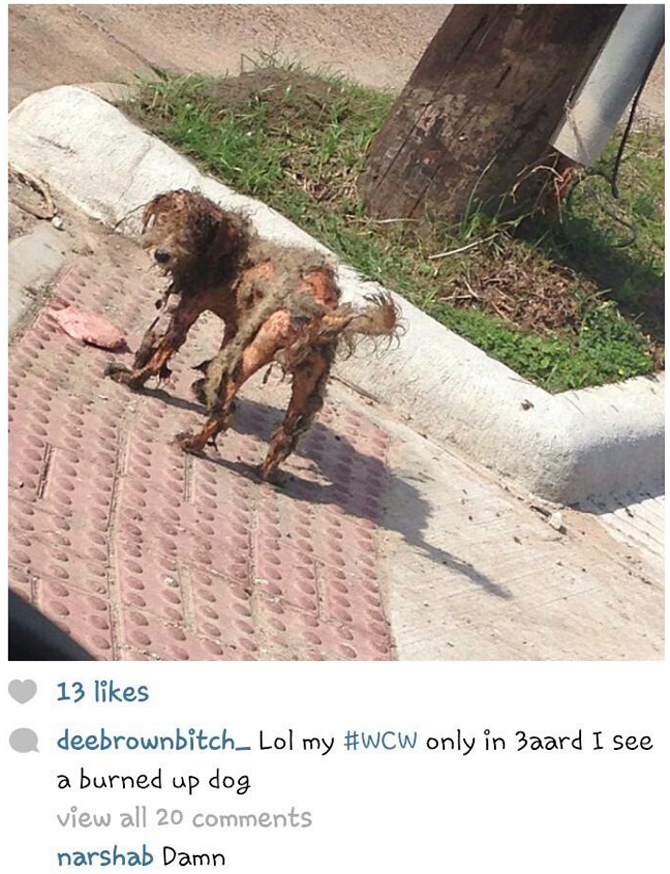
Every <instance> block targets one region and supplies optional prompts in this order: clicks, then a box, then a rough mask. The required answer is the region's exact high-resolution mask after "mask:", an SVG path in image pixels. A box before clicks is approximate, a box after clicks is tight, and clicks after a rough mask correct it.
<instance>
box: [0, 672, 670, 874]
mask: <svg viewBox="0 0 670 874" xmlns="http://www.w3.org/2000/svg"><path fill="white" fill-rule="evenodd" d="M666 676H667V674H666V670H665V665H663V664H626V663H614V664H593V663H572V664H554V663H518V664H514V663H510V664H503V663H490V664H485V663H470V664H468V663H456V664H454V663H449V664H440V663H419V664H417V663H414V664H409V663H404V664H403V663H395V664H389V665H384V664H371V663H370V664H365V663H362V664H340V663H315V664H306V663H304V664H303V663H296V664H285V663H256V664H224V663H202V662H201V663H197V664H196V663H191V664H189V663H156V664H146V663H142V662H138V663H127V664H126V663H110V664H101V663H88V664H72V663H70V664H60V665H59V664H42V663H39V664H38V663H32V664H30V663H12V664H10V665H9V666H8V667H7V671H6V680H7V682H8V681H9V680H10V679H12V678H19V679H25V678H28V677H32V678H34V679H35V680H36V681H37V682H38V684H39V692H38V695H37V697H36V698H35V699H33V701H31V702H29V703H27V704H25V705H19V704H17V703H15V702H13V701H11V700H10V699H9V697H8V696H7V695H6V692H4V689H6V682H5V683H4V684H3V686H4V688H3V695H4V700H3V705H2V711H3V713H4V714H5V719H3V722H4V724H5V726H6V732H5V735H7V734H9V732H10V731H11V730H12V729H13V728H15V727H18V726H28V727H32V728H34V729H35V730H36V731H37V732H38V734H39V736H40V750H41V752H40V753H39V754H37V753H29V754H23V755H21V754H18V753H14V752H11V751H9V749H8V745H7V742H6V740H5V742H4V748H3V755H4V757H5V758H4V763H3V774H4V777H5V786H7V785H9V787H11V788H10V801H11V804H10V805H9V806H8V807H7V808H6V810H7V813H6V814H5V817H6V825H7V828H3V833H4V834H5V835H6V836H8V839H6V840H5V841H4V842H3V843H4V844H5V852H4V853H3V855H4V856H5V858H6V863H5V864H3V869H4V870H6V871H11V872H31V874H32V872H35V874H37V872H39V874H51V872H56V871H58V870H67V869H63V868H60V869H59V868H58V866H57V864H56V858H57V857H56V853H57V850H59V849H60V850H62V851H63V850H64V851H68V850H69V851H72V850H74V849H83V850H87V849H104V848H106V847H111V846H112V845H113V844H114V843H117V844H118V845H119V848H120V849H121V850H129V849H135V848H137V849H139V848H141V845H142V843H145V844H146V845H147V847H148V848H149V850H150V851H151V852H152V853H153V854H154V856H155V863H154V865H153V866H151V870H154V871H164V870H165V871H168V870H177V869H178V866H177V864H176V863H175V864H173V865H171V866H168V867H164V866H163V865H162V862H161V861H160V860H161V858H162V846H163V845H164V844H165V845H170V846H173V847H175V848H177V849H178V850H180V851H184V852H187V853H206V852H210V853H213V852H222V853H224V854H225V856H226V866H225V868H224V869H222V870H226V871H235V872H250V874H256V872H258V874H261V872H262V874H265V872H268V871H279V872H287V874H288V872H291V874H302V872H305V874H306V872H310V874H313V872H321V874H330V872H354V874H359V872H368V871H370V872H372V871H375V872H376V871H383V872H388V874H395V872H410V871H421V872H438V871H439V872H441V871H452V870H453V871H458V872H480V871H481V872H485V871H488V870H490V869H492V870H496V871H514V872H518V874H525V872H528V874H531V872H532V874H537V872H543V874H550V872H559V871H560V872H561V874H564V872H566V871H569V872H579V874H581V872H585V874H586V872H589V874H591V872H608V874H616V872H624V871H625V872H627V874H630V872H631V871H659V870H662V867H663V866H662V859H664V858H666V855H665V851H664V849H663V843H664V841H663V837H662V836H663V831H664V829H663V819H662V817H663V816H664V813H667V810H664V809H663V807H664V796H665V785H664V783H665V781H666V779H667V707H666V703H665V702H666V699H667V683H666V681H665V678H666ZM94 678H100V679H112V678H113V679H114V680H115V682H117V683H120V684H128V685H134V686H137V685H141V684H146V685H147V686H148V687H149V690H150V700H149V701H148V702H146V703H133V704H112V705H95V704H93V703H91V701H90V699H89V698H88V697H87V698H86V699H85V700H84V701H82V702H81V703H79V704H72V703H69V702H57V701H56V698H57V697H58V694H59V690H58V689H57V683H59V682H61V681H65V680H70V681H71V680H80V681H81V682H83V683H84V684H85V686H86V688H87V690H90V689H92V681H93V679H94ZM103 725H104V726H105V728H106V730H107V732H108V733H110V732H112V733H113V732H116V733H134V734H137V733H143V734H153V733H167V732H168V731H170V730H172V729H174V728H175V727H177V726H181V727H182V729H186V730H187V729H188V727H189V726H191V725H193V726H199V727H200V726H201V727H203V728H204V729H206V730H208V731H211V732H212V733H215V732H218V731H220V730H221V729H222V728H223V727H224V726H226V727H227V728H228V732H229V734H231V733H232V734H233V735H234V736H235V737H236V739H237V740H238V743H240V744H241V743H245V742H246V743H249V744H250V745H251V746H252V747H253V748H254V750H253V751H252V752H250V753H214V752H203V753H193V754H191V753H185V752H181V753H172V754H162V753H142V752H137V753H125V754H119V753H116V754H112V753H100V752H85V753H77V752H68V753H66V752H62V751H60V750H58V749H57V747H56V739H57V738H58V737H59V736H60V735H61V734H62V732H63V729H64V728H65V726H69V727H70V728H71V730H72V731H76V732H78V733H82V734H86V733H89V732H93V731H97V730H99V728H100V727H101V726H103ZM290 727H293V728H294V729H295V734H296V740H298V739H299V737H300V736H301V735H302V734H304V735H305V736H315V735H323V736H332V735H335V736H336V746H335V748H334V749H333V751H332V752H331V753H330V754H328V755H327V756H323V757H322V756H320V755H319V754H318V753H303V752H301V751H299V750H296V751H295V752H293V753H287V752H284V753H273V752H259V751H258V749H257V748H258V732H259V730H260V729H263V730H264V732H265V733H266V736H270V735H273V736H274V735H275V734H277V735H280V734H286V733H287V730H288V728H290ZM457 728H460V729H461V730H462V731H463V732H464V733H466V734H468V735H476V736H477V742H476V746H475V749H474V750H473V752H471V753H470V754H469V755H467V756H463V755H462V754H460V753H456V752H444V753H442V752H426V751H424V750H421V749H420V746H419V747H417V750H415V751H397V752H383V751H376V752H356V753H354V752H345V751H344V749H343V745H342V740H343V736H344V732H345V731H346V730H347V729H356V730H360V731H368V732H376V731H384V730H399V731H405V732H412V731H415V730H416V731H418V732H419V735H420V738H423V739H424V740H425V738H426V737H427V736H428V735H433V736H446V735H453V734H454V733H455V731H456V729H457ZM486 728H489V729H491V731H492V733H493V734H496V735H503V736H505V737H506V738H507V739H508V741H510V743H508V747H507V750H506V751H505V752H496V753H491V752H489V753H486V752H484V751H483V749H482V747H481V743H482V737H483V734H482V733H483V731H484V729H486ZM580 728H581V729H582V730H583V737H584V747H585V749H584V751H583V752H576V751H573V750H570V751H565V752H557V751H555V752H524V753H522V752H516V743H515V742H514V732H515V731H518V730H524V731H526V732H527V733H528V734H534V735H548V734H551V735H559V734H560V735H574V734H576V732H577V731H578V730H579V729H580ZM592 731H603V732H604V735H603V737H604V738H607V739H610V738H611V736H612V735H613V734H615V733H620V734H624V735H638V736H641V735H651V736H652V738H653V741H654V749H653V750H651V751H648V752H640V751H638V752H624V751H621V752H618V753H615V752H609V751H606V750H605V751H600V752H594V751H592V750H591V749H590V747H591V735H590V732H592ZM159 765H162V766H163V771H164V774H163V777H164V783H165V782H167V780H166V778H167V777H169V776H170V775H172V774H173V773H182V772H184V773H187V772H192V773H194V774H197V775H198V776H200V777H201V778H202V784H203V785H202V786H201V787H200V788H199V789H198V790H196V792H195V793H194V795H193V796H192V797H191V798H190V799H189V797H188V795H187V794H186V793H185V792H184V791H183V790H174V789H172V790H170V789H164V790H163V791H162V792H157V791H156V790H134V791H128V790H127V791H125V792H122V791H118V790H115V791H112V792H102V791H100V790H95V791H91V790H87V791H86V790H85V791H78V790H75V789H73V790H62V791H59V790H58V789H57V788H56V775H57V774H60V773H67V774H72V775H74V776H77V775H78V769H79V768H80V767H81V766H84V768H85V769H86V771H87V772H88V773H96V774H105V773H107V774H109V773H134V774H137V773H140V772H145V773H149V774H155V773H156V771H157V768H158V767H159ZM217 765H219V766H220V767H221V770H222V772H226V773H231V774H233V775H239V774H243V773H246V774H248V775H249V777H250V781H251V788H250V789H249V791H248V792H247V793H246V795H243V796H237V795H235V794H234V792H232V791H230V790H229V791H225V790H219V791H216V790H213V789H210V788H209V787H206V786H204V784H206V781H207V778H208V777H209V776H210V775H211V774H212V773H213V771H214V769H215V767H216V766H217ZM664 774H665V776H664ZM7 781H8V783H7ZM136 804H141V805H142V804H143V805H146V806H147V808H148V811H149V813H150V827H149V828H148V829H147V830H146V831H137V830H121V829H120V828H117V827H112V828H109V829H101V830H94V829H72V828H62V827H61V826H59V825H58V823H57V820H56V813H61V814H63V813H65V812H66V811H67V810H68V809H69V808H70V807H71V806H73V805H76V806H77V807H78V809H79V811H83V810H88V811H91V812H93V811H96V812H104V811H109V812H113V813H115V814H116V813H118V812H119V811H122V810H127V811H132V810H133V809H134V806H135V805H136ZM292 805H293V806H294V807H295V809H296V810H298V811H302V810H309V811H310V812H311V814H312V817H313V821H314V824H313V826H312V827H311V828H296V829H261V828H258V829H253V830H252V829H248V830H247V829H236V830H230V829H229V830H226V829H194V828H192V827H190V826H187V825H186V824H185V825H182V826H181V827H179V828H169V827H164V828H157V827H156V826H155V825H153V824H151V823H152V820H153V819H154V818H153V816H151V812H152V811H154V810H156V809H157V808H161V807H162V808H168V809H171V808H179V809H181V810H183V811H184V813H185V822H186V820H188V816H189V814H192V813H193V812H195V811H203V812H212V813H251V812H253V813H256V814H258V813H261V812H263V811H268V812H270V813H280V812H285V811H288V810H289V809H290V808H291V806H292ZM666 807H667V805H666ZM7 856H8V858H7ZM77 870H105V869H101V868H97V867H96V868H95V869H81V868H79V869H77ZM107 870H109V869H107ZM135 870H137V869H135ZM179 870H185V869H184V868H183V867H182V868H179ZM207 870H213V869H207Z"/></svg>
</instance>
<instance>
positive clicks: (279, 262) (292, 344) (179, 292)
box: [108, 189, 399, 479]
mask: <svg viewBox="0 0 670 874" xmlns="http://www.w3.org/2000/svg"><path fill="white" fill-rule="evenodd" d="M143 244H144V246H145V247H146V248H148V249H150V250H151V251H152V253H153V257H154V259H155V260H156V262H157V263H159V264H160V265H161V266H162V267H163V269H164V270H165V272H166V274H167V275H169V276H170V278H171V285H170V288H169V289H168V292H167V293H166V296H165V298H164V300H163V301H162V302H161V308H162V311H163V313H164V314H165V316H164V318H162V319H161V318H160V317H159V319H157V320H154V322H153V323H152V325H151V326H150V327H149V329H148V330H147V332H146V334H145V336H144V339H143V341H142V344H141V346H140V348H139V349H138V352H137V354H136V356H135V361H134V363H133V368H132V369H130V370H128V369H127V368H123V367H119V366H112V367H111V368H110V369H109V371H108V372H109V374H110V375H111V376H112V377H113V378H114V379H117V380H118V381H120V382H123V383H125V384H127V385H128V386H129V387H130V388H133V389H139V388H140V387H141V386H142V385H144V383H145V382H146V381H147V379H149V378H150V377H152V376H153V377H158V378H159V379H161V378H166V377H167V376H168V375H169V373H170V371H169V369H168V367H167V362H168V361H169V359H170V357H171V356H172V355H173V354H174V353H175V352H176V351H177V350H178V349H179V348H180V347H181V345H182V344H183V343H184V342H185V340H186V338H187V335H188V332H189V330H190V328H191V327H192V326H193V324H195V322H196V321H197V319H198V317H199V316H200V315H201V313H202V312H204V311H206V310H207V311H210V312H214V313H216V314H217V315H218V316H220V317H221V319H222V320H223V321H224V323H225V331H224V336H223V340H222V344H221V350H220V352H219V353H218V354H217V355H216V356H215V357H214V358H213V359H212V360H211V361H210V362H205V363H203V365H201V366H200V368H199V369H201V370H205V371H206V377H205V379H204V380H202V379H200V380H198V381H197V382H196V383H195V384H194V390H196V393H197V395H198V396H199V397H201V398H204V400H205V401H206V404H207V407H208V410H209V419H208V420H207V422H206V424H205V426H204V427H203V429H202V430H201V432H200V433H199V434H197V435H195V436H192V435H190V434H187V435H180V436H179V441H180V443H181V445H182V446H183V448H184V449H185V450H186V451H189V452H195V453H200V452H202V451H203V449H204V447H205V445H206V444H207V442H210V441H214V439H215V438H216V436H217V435H218V434H219V433H220V432H222V431H224V430H225V429H226V428H227V427H228V426H229V424H230V421H231V417H232V412H233V405H234V398H235V396H236V394H237V392H238V391H239V389H240V388H241V386H242V385H243V384H244V382H245V381H246V380H247V379H248V378H249V377H250V376H251V375H252V374H253V373H255V372H257V371H258V370H259V369H260V368H262V367H264V366H265V365H268V364H272V363H275V362H277V363H279V364H280V366H281V367H282V368H283V369H284V372H285V373H286V374H288V375H290V376H291V377H292V381H293V390H292V397H291V401H290V403H289V407H288V410H287V414H286V418H285V420H284V422H283V423H282V425H281V426H280V428H278V429H277V431H275V433H274V434H273V436H272V438H271V442H270V449H269V452H268V456H267V458H266V460H265V462H264V464H263V465H262V466H261V475H262V476H263V478H265V479H269V478H270V477H271V476H273V474H274V473H275V471H276V469H277V466H278V465H279V464H280V463H281V461H283V460H284V459H285V458H286V457H287V456H288V455H289V454H290V453H291V452H292V451H293V449H294V448H295V445H296V443H297V440H298V439H299V437H300V435H301V434H303V433H304V432H305V431H306V430H307V429H308V428H309V426H310V424H311V423H312V422H313V420H314V418H315V416H316V415H317V414H318V411H319V410H320V409H321V407H322V405H323V398H324V395H325V390H326V385H327V382H328V377H329V374H330V370H331V368H332V364H333V361H334V359H335V356H336V353H337V351H338V347H342V348H343V349H345V350H346V351H347V352H351V351H352V350H353V349H354V347H355V345H356V343H357V341H358V340H359V339H361V338H364V337H372V338H393V337H397V336H398V331H399V317H398V310H397V307H396V305H395V303H394V302H393V300H392V298H391V297H390V295H385V294H382V295H372V296H369V297H367V298H366V301H365V304H364V305H362V306H357V305H354V304H351V303H346V304H343V303H341V291H340V289H339V287H338V286H337V283H336V281H335V272H334V264H333V263H332V261H331V259H330V258H329V257H328V256H327V255H323V254H322V253H320V252H316V251H308V250H304V249H298V248H290V247H284V246H280V245H279V244H277V243H272V242H268V241H265V240H261V239H260V238H259V237H258V236H257V235H256V234H255V232H254V231H253V230H252V228H251V225H250V223H249V220H248V219H247V218H246V217H245V216H244V215H241V214H239V213H235V212H230V211H226V210H223V209H221V207H219V206H217V205H216V204H214V203H212V201H210V200H209V199H208V198H206V197H204V195H202V194H200V193H198V192H190V191H186V190H184V189H180V190H178V191H170V192H166V193H164V194H160V195H158V196H157V197H156V198H154V200H153V201H151V203H149V204H148V205H147V206H146V208H145V211H144V216H143ZM175 295H176V296H178V298H179V300H178V303H177V304H176V305H174V304H170V307H168V300H174V296H175Z"/></svg>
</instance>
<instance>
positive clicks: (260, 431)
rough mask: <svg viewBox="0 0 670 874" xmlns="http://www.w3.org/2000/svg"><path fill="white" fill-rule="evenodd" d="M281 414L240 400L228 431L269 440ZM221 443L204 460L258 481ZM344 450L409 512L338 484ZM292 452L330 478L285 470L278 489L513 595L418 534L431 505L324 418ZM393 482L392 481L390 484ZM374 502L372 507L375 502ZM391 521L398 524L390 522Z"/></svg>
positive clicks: (176, 402) (495, 591)
mask: <svg viewBox="0 0 670 874" xmlns="http://www.w3.org/2000/svg"><path fill="white" fill-rule="evenodd" d="M144 393H146V394H147V395H151V396H153V397H155V398H158V399H160V400H162V401H164V402H165V403H166V404H167V405H169V406H173V407H178V408H179V409H182V410H188V411H190V412H196V413H198V414H199V416H204V415H205V410H204V408H203V407H202V405H201V404H199V403H196V402H195V401H190V400H188V399H185V398H181V397H178V396H175V395H173V394H170V393H168V392H167V391H165V390H163V389H145V390H144ZM283 416H284V411H283V410H280V409H277V408H276V407H273V406H271V405H267V404H262V403H259V402H258V401H255V400H251V399H249V398H238V399H237V401H236V411H235V417H234V419H233V425H232V429H233V430H234V431H236V432H237V433H238V434H242V435H248V436H254V437H258V438H260V439H261V440H263V441H265V442H267V441H268V440H269V438H270V436H271V434H272V432H273V431H274V429H275V428H276V427H277V426H278V425H279V424H280V422H281V421H282V419H283ZM317 444H318V445H319V447H320V449H319V450H318V451H317V450H316V445H317ZM225 445H226V444H225V435H222V437H221V438H220V440H219V451H220V452H221V456H217V455H216V451H215V450H213V449H212V450H211V451H209V452H208V454H207V455H206V456H204V458H205V460H206V461H207V462H209V463H210V464H213V465H216V466H218V467H223V468H225V469H226V470H229V471H231V472H233V473H235V474H237V475H238V476H243V477H245V478H246V479H250V480H253V481H254V482H258V483H260V480H259V477H258V474H257V471H256V468H255V467H254V466H253V465H251V464H248V463H246V462H244V461H233V460H228V459H226V458H225ZM328 447H330V448H331V449H333V450H335V451H333V452H332V453H329V452H328V451H326V449H327V448H328ZM343 452H345V453H348V454H349V455H350V457H351V465H352V467H361V466H362V467H364V468H366V469H367V470H368V472H369V471H370V470H371V469H372V470H373V471H374V468H375V467H378V471H374V472H375V473H378V474H379V476H380V477H381V478H382V479H383V480H386V481H385V482H383V487H382V490H381V495H380V498H381V499H382V500H383V498H384V495H385V494H388V492H389V491H390V490H391V488H392V489H393V491H394V493H395V494H396V495H398V494H399V495H400V497H399V502H401V504H402V506H403V507H407V508H408V511H407V513H406V514H404V515H403V517H402V519H400V518H399V519H397V520H391V519H390V518H389V514H386V515H385V514H384V513H383V507H381V506H380V507H378V508H377V509H376V510H375V509H373V510H370V509H366V507H369V506H370V504H369V502H367V503H366V502H365V501H364V500H363V501H361V500H356V499H355V498H354V497H353V496H352V492H351V491H350V490H349V489H347V488H346V486H345V485H344V484H343V483H342V482H341V474H340V472H339V471H338V469H337V468H338V465H339V464H340V463H341V456H342V453H343ZM295 455H296V456H298V457H301V458H303V459H305V460H307V461H311V462H312V463H313V464H314V465H315V466H316V467H317V469H318V471H319V473H320V474H321V476H322V477H323V478H324V479H326V480H328V482H327V483H325V484H324V483H319V482H314V481H313V480H310V479H304V478H302V477H300V476H299V475H298V474H296V473H295V472H293V471H291V472H288V473H285V482H283V483H282V485H281V487H278V486H276V487H275V488H280V489H281V493H282V494H284V495H287V496H288V497H290V498H293V499H295V500H301V501H307V502H308V503H311V504H323V505H334V506H338V507H340V508H341V509H342V510H343V511H344V512H346V513H347V514H348V515H350V516H358V517H359V518H361V519H370V520H372V521H374V522H375V523H377V524H378V525H380V527H384V528H386V530H390V531H395V532H397V533H398V534H400V535H401V536H402V537H403V539H404V540H405V542H406V543H407V544H408V545H409V546H412V547H414V548H415V549H417V550H419V551H420V552H422V553H423V554H424V555H425V556H427V557H428V558H429V559H430V560H431V561H433V562H435V564H441V565H443V566H444V567H446V568H448V569H449V570H451V571H454V572H456V573H459V574H462V575H463V576H465V577H467V578H468V579H469V580H470V581H471V582H472V583H474V584H475V585H477V586H479V587H480V588H482V589H484V590H485V591H486V592H489V593H490V594H491V595H495V596H496V597H498V598H504V599H510V598H512V597H513V596H512V594H511V593H510V592H509V591H508V590H507V589H505V588H503V587H502V586H499V585H498V584H497V583H495V582H494V581H493V580H491V579H490V577H488V576H486V575H485V574H482V573H480V572H479V571H478V570H477V569H476V568H475V567H473V566H472V565H471V564H468V563H467V562H465V561H463V560H462V559H460V558H458V556H455V555H452V554H451V553H449V552H447V551H445V550H443V549H440V548H439V547H436V546H433V545H432V544H431V543H428V542H427V541H426V540H425V539H424V537H423V536H422V532H423V531H424V530H425V529H426V528H427V525H428V520H429V518H430V516H431V506H430V504H429V503H428V501H426V500H425V499H424V498H423V497H422V496H421V494H420V492H419V491H418V489H416V488H414V487H413V486H412V485H410V484H409V483H407V482H406V481H405V480H402V479H400V478H398V477H395V476H394V475H393V473H391V471H390V470H389V469H388V467H387V466H386V465H384V464H383V463H382V462H380V461H379V460H378V459H376V458H373V457H371V456H367V455H365V454H363V453H361V452H360V451H359V450H358V449H356V447H355V446H354V445H353V444H352V443H351V441H349V440H348V439H347V438H346V437H344V436H343V435H341V434H339V433H337V432H335V431H334V430H333V429H332V428H329V427H328V425H326V424H324V423H323V422H322V421H317V422H316V424H315V425H314V426H313V428H312V429H311V431H310V432H309V433H308V434H307V435H306V436H305V438H304V439H303V440H302V441H301V443H300V444H299V445H298V448H297V450H296V453H295ZM338 456H339V457H338ZM284 470H285V466H284ZM391 480H393V482H392V483H391ZM372 506H373V507H374V502H373V504H372ZM393 521H395V522H396V524H393Z"/></svg>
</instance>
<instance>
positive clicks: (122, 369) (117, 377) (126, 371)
mask: <svg viewBox="0 0 670 874" xmlns="http://www.w3.org/2000/svg"><path fill="white" fill-rule="evenodd" d="M105 376H109V377H110V379H113V380H114V382H120V383H121V384H122V385H130V382H131V380H132V376H133V372H132V370H130V368H129V367H126V365H125V364H119V363H118V362H116V361H110V363H109V364H108V365H107V367H105Z"/></svg>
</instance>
